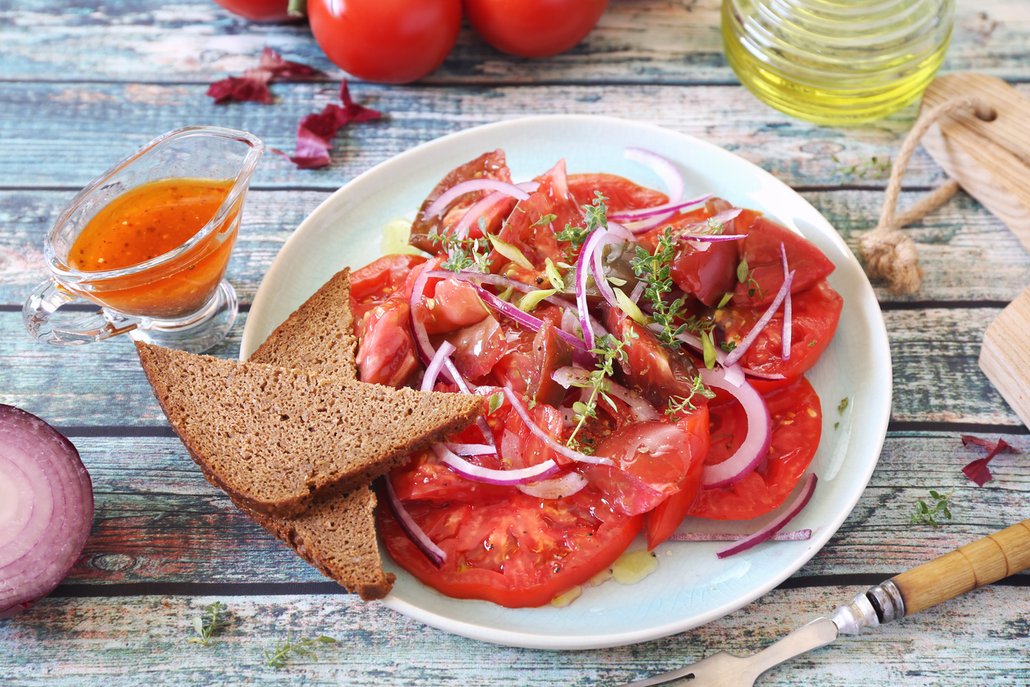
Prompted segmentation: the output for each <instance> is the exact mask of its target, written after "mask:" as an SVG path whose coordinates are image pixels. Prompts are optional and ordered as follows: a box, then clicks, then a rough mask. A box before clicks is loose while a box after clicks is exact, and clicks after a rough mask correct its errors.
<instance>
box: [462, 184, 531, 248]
mask: <svg viewBox="0 0 1030 687" xmlns="http://www.w3.org/2000/svg"><path fill="white" fill-rule="evenodd" d="M539 187H540V184H539V183H538V182H536V181H527V182H524V183H521V184H515V188H518V189H521V190H523V191H526V192H527V193H532V192H533V191H535V190H537V188H539ZM511 197H512V196H511V194H510V193H505V192H502V191H494V192H493V193H491V194H489V195H487V196H484V197H483V198H482V199H481V200H479V201H477V202H476V203H474V204H473V205H472V207H470V208H469V209H468V211H466V212H465V214H464V215H462V216H461V219H460V220H458V223H457V224H456V225H454V236H455V237H457V238H459V239H463V238H465V237H466V236H468V232H469V228H470V227H471V226H472V225H473V224H475V223H476V222H478V221H479V218H480V217H482V216H484V215H485V214H486V213H488V212H489V211H490V210H492V209H493V207H494V206H495V205H498V204H499V203H501V202H503V201H505V200H507V199H508V198H511Z"/></svg>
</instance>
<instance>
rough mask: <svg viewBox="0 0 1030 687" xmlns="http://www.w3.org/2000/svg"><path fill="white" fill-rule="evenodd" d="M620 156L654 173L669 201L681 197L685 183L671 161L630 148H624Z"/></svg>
mask: <svg viewBox="0 0 1030 687" xmlns="http://www.w3.org/2000/svg"><path fill="white" fill-rule="evenodd" d="M622 154H623V157H625V158H626V159H627V160H632V161H633V162H638V163H640V164H642V165H644V166H645V167H647V168H648V169H650V170H651V171H652V172H654V173H655V175H657V176H658V178H659V179H661V180H662V183H663V184H665V194H666V195H667V196H668V197H669V200H670V201H674V200H679V199H680V198H682V197H683V189H684V187H685V186H686V183H685V182H684V180H683V175H682V174H680V170H679V168H678V167H677V166H676V165H675V164H674V163H673V162H672V161H671V160H669V159H668V158H666V157H663V156H661V155H659V154H658V153H656V152H654V151H653V150H648V149H646V148H635V147H630V148H626V149H625V150H624V151H623V153H622Z"/></svg>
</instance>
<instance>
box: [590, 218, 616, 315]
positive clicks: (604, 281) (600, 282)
mask: <svg viewBox="0 0 1030 687" xmlns="http://www.w3.org/2000/svg"><path fill="white" fill-rule="evenodd" d="M595 233H596V232H595ZM616 241H618V239H617V238H615V237H614V236H613V235H612V234H609V233H607V232H605V234H604V235H603V237H602V238H601V240H600V241H598V242H597V245H596V246H594V254H593V256H591V260H590V263H591V264H590V266H591V273H592V274H593V275H594V284H596V285H597V290H598V291H600V292H601V297H602V298H604V300H605V302H607V303H608V305H610V306H612V307H613V308H618V307H619V301H618V300H617V299H616V298H615V292H614V291H613V290H612V287H611V284H609V283H608V277H607V276H605V273H604V247H605V245H607V244H609V243H613V242H616Z"/></svg>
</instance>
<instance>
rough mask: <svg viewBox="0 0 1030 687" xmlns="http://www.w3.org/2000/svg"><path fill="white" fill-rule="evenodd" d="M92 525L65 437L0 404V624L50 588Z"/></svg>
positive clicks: (85, 479) (77, 463)
mask: <svg viewBox="0 0 1030 687" xmlns="http://www.w3.org/2000/svg"><path fill="white" fill-rule="evenodd" d="M92 525H93V486H92V483H91V481H90V478H89V473H88V472H86V468H85V467H84V466H83V464H82V461H81V460H80V459H79V452H78V451H76V450H75V447H74V446H73V445H72V443H71V442H70V441H68V439H67V438H65V437H64V436H63V435H61V434H60V433H59V432H58V431H57V430H56V429H54V428H53V427H51V426H50V425H48V424H47V423H46V422H44V421H43V420H41V419H39V418H38V417H36V416H35V415H32V414H30V413H27V412H25V411H24V410H21V409H19V408H15V407H14V406H9V405H3V404H0V619H2V618H9V617H11V616H13V615H16V614H17V613H20V612H22V611H24V610H25V609H27V608H29V607H31V606H32V604H33V603H35V602H36V601H37V600H38V599H40V598H42V597H44V596H46V595H47V594H49V593H50V592H52V591H53V590H54V588H55V587H57V585H58V584H59V583H60V582H61V580H62V579H64V577H65V576H66V575H67V574H68V572H69V571H70V570H71V568H72V566H73V565H74V564H75V561H76V560H78V558H79V555H80V554H81V553H82V549H83V547H84V546H85V545H86V539H87V537H88V536H89V532H90V528H91V527H92Z"/></svg>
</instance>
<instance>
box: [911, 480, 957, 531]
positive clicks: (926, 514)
mask: <svg viewBox="0 0 1030 687" xmlns="http://www.w3.org/2000/svg"><path fill="white" fill-rule="evenodd" d="M951 494H952V492H950V491H949V492H948V493H947V494H942V493H940V492H939V491H934V490H933V489H931V490H930V498H931V499H933V505H930V504H928V503H927V502H926V501H924V500H923V499H919V500H917V501H916V512H915V513H913V514H912V524H913V525H932V526H933V527H940V523H939V522H937V518H938V517H940V516H943V517H944V519H945V520H951V509H950V508H949V505H948V499H950V498H951Z"/></svg>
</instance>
